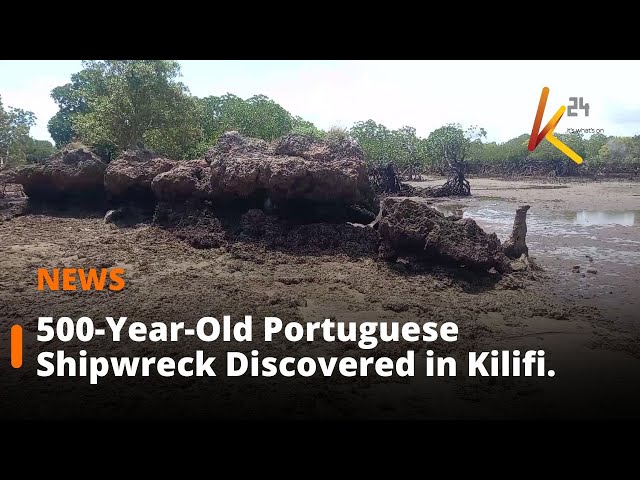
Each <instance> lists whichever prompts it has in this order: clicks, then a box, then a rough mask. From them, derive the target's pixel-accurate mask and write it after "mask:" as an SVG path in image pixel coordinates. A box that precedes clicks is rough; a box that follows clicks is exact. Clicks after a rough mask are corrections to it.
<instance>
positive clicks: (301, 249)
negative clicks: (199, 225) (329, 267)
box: [239, 209, 379, 257]
mask: <svg viewBox="0 0 640 480" xmlns="http://www.w3.org/2000/svg"><path fill="white" fill-rule="evenodd" d="M239 239H250V240H252V241H257V242H259V243H262V244H264V245H266V246H269V247H271V248H277V249H280V250H284V251H287V252H290V253H297V254H301V255H319V254H322V255H327V254H345V255H348V256H357V257H359V256H374V255H375V253H376V251H377V249H378V243H379V237H378V233H377V232H376V231H375V230H374V229H372V228H368V227H364V228H363V227H361V226H356V225H351V224H348V223H307V224H296V223H292V222H290V221H288V220H286V219H283V218H280V217H277V216H275V215H266V214H265V213H264V212H263V211H262V210H258V209H253V210H249V211H248V212H247V213H245V214H244V215H242V217H241V219H240V235H239Z"/></svg>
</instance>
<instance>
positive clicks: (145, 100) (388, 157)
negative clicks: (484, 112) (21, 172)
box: [0, 60, 640, 175]
mask: <svg viewBox="0 0 640 480" xmlns="http://www.w3.org/2000/svg"><path fill="white" fill-rule="evenodd" d="M179 75H180V66H179V64H178V63H177V62H174V61H159V60H145V61H140V60H118V61H85V62H83V69H82V70H81V71H80V72H78V73H76V74H74V75H72V77H71V81H70V82H69V83H67V84H66V85H62V86H59V87H56V88H54V89H53V91H52V93H51V96H52V97H53V99H54V100H55V101H56V103H57V104H58V106H59V111H58V112H57V113H56V115H54V116H53V118H51V119H50V120H49V124H48V127H49V132H50V134H51V136H52V138H53V139H54V141H55V143H56V146H57V147H61V146H62V145H66V144H67V143H68V142H71V141H81V142H84V143H85V144H87V145H89V146H90V147H91V148H92V149H93V150H94V151H96V152H97V153H98V154H99V155H100V156H101V157H102V158H104V159H106V160H109V159H110V158H112V157H113V156H114V155H115V154H116V153H117V152H118V151H119V150H122V149H124V148H131V147H145V148H150V149H152V150H156V151H157V152H158V153H160V154H164V155H166V156H169V157H171V158H176V159H188V158H196V157H199V156H202V155H203V154H204V153H205V152H206V151H207V150H208V149H209V148H210V147H211V146H212V145H214V144H215V143H216V142H217V141H218V139H219V138H220V136H221V135H222V134H223V133H224V132H226V131H229V130H237V131H239V132H240V133H241V134H243V135H245V136H248V137H254V138H261V139H264V140H267V141H271V140H274V139H276V138H279V137H281V136H283V135H286V134H288V133H298V134H303V135H307V136H310V137H312V138H314V139H317V140H320V139H323V140H327V141H330V142H336V141H340V140H342V139H344V138H347V137H350V138H353V139H355V140H357V141H358V143H359V144H360V146H361V147H362V149H363V151H364V153H365V158H366V160H367V162H368V163H369V164H371V165H375V166H380V165H387V164H389V163H391V164H393V165H395V166H396V167H397V168H398V169H399V170H400V171H404V172H407V171H408V172H409V174H413V173H417V172H420V171H426V170H429V169H434V170H437V171H439V172H441V173H443V172H444V171H445V170H447V169H450V168H451V167H452V166H454V167H455V168H457V169H461V171H464V170H465V169H469V170H470V171H472V172H492V173H518V172H520V173H532V174H538V173H540V174H548V173H555V174H557V175H571V174H582V173H584V172H590V171H592V170H593V171H596V172H597V171H601V170H602V169H604V170H606V171H611V172H613V171H633V170H634V169H638V168H639V167H640V136H636V137H607V136H605V135H603V134H594V135H592V136H591V137H590V138H588V139H587V138H583V137H582V136H581V135H579V134H557V137H558V138H559V139H560V140H561V141H563V142H564V143H566V144H567V145H568V146H569V147H570V148H572V149H573V150H574V151H576V152H577V153H578V155H580V156H582V157H583V158H584V160H585V163H584V165H582V166H580V167H578V166H577V165H576V164H575V163H574V162H572V161H571V160H570V159H568V158H567V157H566V156H564V154H562V153H561V152H560V151H558V149H556V148H555V147H554V146H553V145H551V144H550V143H549V142H548V141H546V140H545V141H543V142H541V144H540V145H539V146H538V147H537V148H536V150H535V151H534V152H529V151H528V148H527V147H528V141H529V135H528V134H526V133H525V134H522V135H519V136H518V137H515V138H512V139H510V140H508V141H506V142H502V143H496V142H485V141H484V139H485V138H486V132H485V131H484V129H482V128H478V127H471V128H467V129H463V128H462V127H461V126H460V125H458V124H449V125H445V126H443V127H440V128H438V129H436V130H435V131H433V132H431V134H429V136H428V137H427V138H422V137H419V136H418V135H417V133H416V130H415V129H414V128H413V127H410V126H403V127H402V128H399V129H396V130H393V129H390V128H387V127H386V126H385V125H382V124H378V123H376V122H375V121H373V120H367V121H364V122H356V123H355V124H354V125H353V126H352V127H351V128H350V129H344V128H331V129H330V130H329V131H326V132H325V131H323V130H321V129H319V128H317V127H316V126H315V125H314V124H313V123H311V122H309V121H307V120H304V119H303V118H301V117H298V116H294V115H292V114H291V113H289V112H288V111H287V110H286V109H285V108H283V107H282V106H281V105H279V104H278V103H276V102H275V101H273V100H271V99H270V98H268V97H266V96H264V95H254V96H252V97H250V98H247V99H243V98H240V97H238V96H236V95H233V94H230V93H227V94H226V95H222V96H209V97H205V98H196V97H193V96H191V95H190V94H189V92H188V89H187V88H186V87H185V85H183V84H182V83H181V82H179V81H178V80H177V79H178V77H179ZM32 122H33V114H30V112H23V111H21V110H16V109H9V110H8V111H5V110H4V109H2V107H1V103H0V159H2V161H4V162H5V163H6V162H7V161H8V159H11V162H13V163H20V162H24V161H27V160H29V161H37V160H39V159H42V158H45V157H46V156H48V155H50V154H51V153H52V146H51V145H50V144H48V143H46V142H39V141H34V140H32V139H29V137H28V131H29V127H30V126H31V125H32ZM8 138H11V141H8V140H7V139H8Z"/></svg>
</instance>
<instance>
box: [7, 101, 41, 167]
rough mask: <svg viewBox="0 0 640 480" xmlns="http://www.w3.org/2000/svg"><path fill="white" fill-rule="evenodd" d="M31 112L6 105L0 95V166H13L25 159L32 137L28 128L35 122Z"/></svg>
mask: <svg viewBox="0 0 640 480" xmlns="http://www.w3.org/2000/svg"><path fill="white" fill-rule="evenodd" d="M35 122H36V117H35V115H34V114H33V113H32V112H28V111H26V110H22V109H20V108H13V107H8V109H6V110H5V108H4V106H3V104H2V97H0V168H6V167H14V166H17V165H21V164H23V163H25V162H26V161H27V154H28V153H30V152H31V151H30V148H31V146H32V142H33V139H32V138H31V137H29V130H30V128H31V127H32V126H33V125H34V124H35Z"/></svg>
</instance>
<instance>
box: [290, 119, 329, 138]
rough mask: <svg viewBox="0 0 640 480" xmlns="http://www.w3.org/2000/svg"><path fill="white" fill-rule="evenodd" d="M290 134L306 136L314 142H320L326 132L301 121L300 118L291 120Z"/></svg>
mask: <svg viewBox="0 0 640 480" xmlns="http://www.w3.org/2000/svg"><path fill="white" fill-rule="evenodd" d="M291 133H297V134H299V135H306V136H308V137H311V138H313V139H315V140H322V139H323V138H325V136H326V132H324V131H323V130H320V129H319V128H318V127H316V126H315V125H314V124H313V123H311V122H308V121H306V120H303V119H302V118H300V117H294V118H293V128H292V129H291Z"/></svg>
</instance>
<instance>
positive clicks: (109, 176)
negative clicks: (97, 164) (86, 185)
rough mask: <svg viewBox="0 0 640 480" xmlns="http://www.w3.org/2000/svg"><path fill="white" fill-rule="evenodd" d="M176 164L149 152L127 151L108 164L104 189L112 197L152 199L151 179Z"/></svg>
mask: <svg viewBox="0 0 640 480" xmlns="http://www.w3.org/2000/svg"><path fill="white" fill-rule="evenodd" d="M176 164H177V162H175V161H173V160H169V159H167V158H162V157H159V156H157V155H155V154H154V153H153V152H152V151H150V150H128V151H126V152H124V153H123V154H122V155H120V156H119V157H118V158H117V159H115V160H114V161H112V162H111V163H109V166H108V167H107V169H106V172H105V174H104V188H105V189H106V190H107V192H108V193H110V194H111V195H112V196H113V197H119V198H125V197H126V198H142V199H149V198H153V194H152V191H151V182H152V181H153V179H154V178H155V177H156V175H159V174H161V173H163V172H167V171H169V170H171V169H172V168H173V167H174V166H175V165H176Z"/></svg>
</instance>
